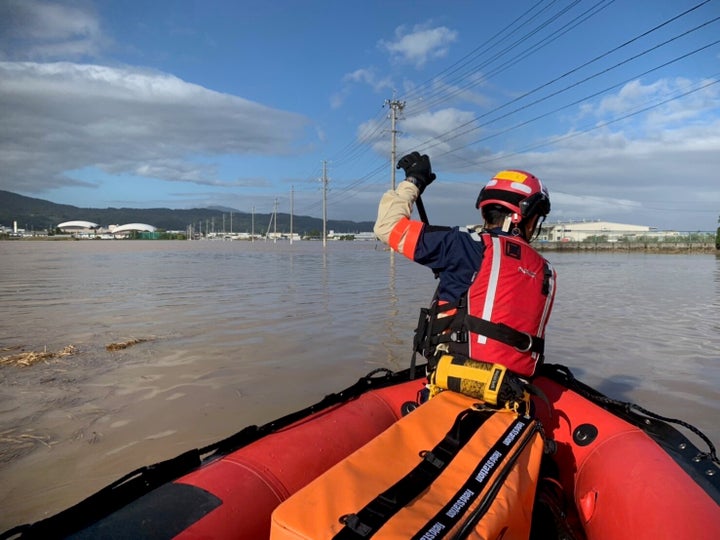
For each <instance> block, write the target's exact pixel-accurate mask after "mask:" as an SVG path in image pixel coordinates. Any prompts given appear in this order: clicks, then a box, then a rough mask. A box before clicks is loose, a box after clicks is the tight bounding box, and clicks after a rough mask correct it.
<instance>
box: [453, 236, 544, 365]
mask: <svg viewBox="0 0 720 540" xmlns="http://www.w3.org/2000/svg"><path fill="white" fill-rule="evenodd" d="M481 237H482V241H483V243H484V244H485V253H484V255H483V261H482V264H481V265H480V270H479V272H478V273H477V275H476V276H475V279H474V280H473V282H472V284H471V285H470V288H469V289H468V292H467V315H469V317H468V318H466V324H467V328H468V329H469V332H468V338H467V339H468V341H467V346H468V349H469V350H468V352H467V354H468V356H470V357H471V358H473V359H476V360H480V361H483V362H492V363H498V364H502V365H504V366H506V367H507V368H508V369H510V370H511V371H514V372H515V373H518V374H520V375H524V376H528V377H529V376H531V375H533V374H534V373H535V368H536V366H537V364H538V361H539V360H540V359H541V358H542V348H540V349H539V350H538V348H537V347H532V348H531V345H532V343H533V340H532V339H530V338H539V340H536V341H542V340H543V339H544V336H545V326H546V325H547V323H548V320H549V318H550V312H551V310H552V305H553V300H554V298H555V279H556V273H555V270H554V269H553V268H552V267H551V266H550V263H548V262H547V261H546V260H545V259H544V258H543V257H542V256H541V255H540V254H539V253H538V252H537V251H535V250H534V249H533V248H532V247H531V246H530V244H529V243H528V242H526V241H525V240H523V239H522V238H519V237H514V236H497V235H492V234H488V233H483V234H482V235H481ZM473 319H474V320H475V321H478V320H479V321H478V322H480V323H483V324H486V323H485V321H490V323H492V325H493V326H494V328H501V329H502V328H507V327H509V328H507V329H508V331H510V332H511V333H513V332H512V331H515V333H517V332H520V333H522V334H526V335H527V336H528V341H527V343H528V345H527V347H522V348H518V347H517V346H513V345H511V344H509V343H508V342H505V341H509V342H512V340H500V339H497V336H496V338H495V339H494V338H492V337H488V334H493V332H487V333H486V334H485V335H483V334H482V333H478V328H477V326H476V325H473V324H471V323H472V322H473ZM486 326H490V325H486ZM491 329H492V328H488V330H491ZM523 349H526V350H523ZM533 349H534V350H533Z"/></svg>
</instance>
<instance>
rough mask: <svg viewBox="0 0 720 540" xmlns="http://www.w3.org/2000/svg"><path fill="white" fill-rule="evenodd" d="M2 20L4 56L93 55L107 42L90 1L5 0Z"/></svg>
mask: <svg viewBox="0 0 720 540" xmlns="http://www.w3.org/2000/svg"><path fill="white" fill-rule="evenodd" d="M0 21H2V22H0V30H1V31H0V50H2V51H4V53H2V56H4V57H5V58H12V59H40V60H52V59H59V58H63V59H78V58H83V57H94V56H97V54H98V53H99V51H100V49H101V48H102V46H103V43H104V42H105V39H104V37H103V34H102V30H101V26H100V21H99V19H98V17H97V14H96V13H95V12H94V10H93V9H92V7H91V6H90V5H89V4H87V3H76V4H74V5H64V4H58V3H51V2H41V1H38V0H4V1H3V2H0Z"/></svg>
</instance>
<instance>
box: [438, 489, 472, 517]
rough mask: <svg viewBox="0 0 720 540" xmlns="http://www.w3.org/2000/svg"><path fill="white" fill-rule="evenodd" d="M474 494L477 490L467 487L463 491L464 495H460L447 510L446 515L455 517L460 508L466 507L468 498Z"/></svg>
mask: <svg viewBox="0 0 720 540" xmlns="http://www.w3.org/2000/svg"><path fill="white" fill-rule="evenodd" d="M473 495H475V492H474V491H473V490H471V489H466V490H465V491H463V493H462V495H460V497H458V499H457V500H456V501H455V503H454V504H453V505H452V507H451V508H450V510H448V511H447V512H445V515H446V516H447V517H449V518H454V517H455V516H457V515H458V513H459V512H460V510H462V509H463V508H465V505H466V504H467V502H468V500H469V499H470V497H472V496H473Z"/></svg>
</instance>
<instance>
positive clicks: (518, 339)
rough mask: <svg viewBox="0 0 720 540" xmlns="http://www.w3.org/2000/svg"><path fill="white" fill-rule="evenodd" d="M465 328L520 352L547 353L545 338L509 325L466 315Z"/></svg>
mask: <svg viewBox="0 0 720 540" xmlns="http://www.w3.org/2000/svg"><path fill="white" fill-rule="evenodd" d="M465 327H466V328H467V329H468V330H470V331H471V332H474V333H475V334H480V335H483V336H486V337H489V338H491V339H494V340H497V341H500V342H502V343H505V344H507V345H510V346H511V347H515V348H516V349H517V350H518V351H520V352H528V351H529V352H536V353H540V354H541V355H542V354H543V353H544V351H545V340H544V339H543V338H541V337H537V336H531V335H530V334H527V333H525V332H520V331H518V330H515V329H514V328H511V327H510V326H508V325H507V324H503V323H494V322H491V321H486V320H485V319H481V318H480V317H473V316H472V315H466V316H465Z"/></svg>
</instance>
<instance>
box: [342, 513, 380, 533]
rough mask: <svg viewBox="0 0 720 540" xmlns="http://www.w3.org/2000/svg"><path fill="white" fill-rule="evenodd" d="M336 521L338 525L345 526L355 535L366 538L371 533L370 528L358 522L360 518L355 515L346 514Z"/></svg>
mask: <svg viewBox="0 0 720 540" xmlns="http://www.w3.org/2000/svg"><path fill="white" fill-rule="evenodd" d="M338 521H340V523H342V524H343V525H345V526H346V527H347V528H348V529H350V530H351V531H352V532H354V533H355V534H357V535H360V536H363V537H364V536H367V535H368V534H370V533H371V532H372V527H370V526H369V525H366V524H365V523H363V522H362V521H360V518H359V517H358V516H357V514H346V515H344V516H340V519H339V520H338Z"/></svg>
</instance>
